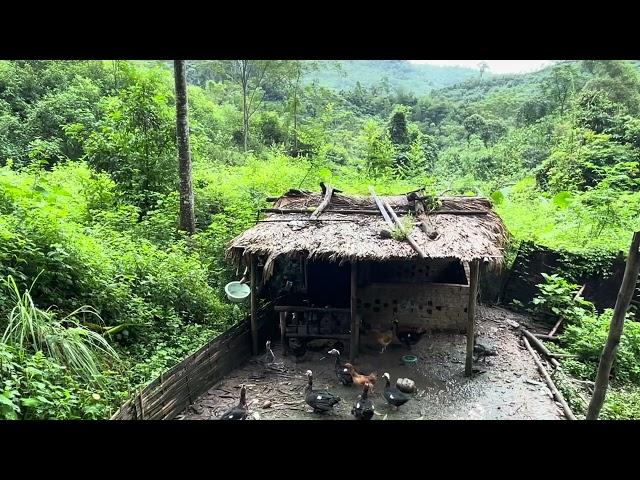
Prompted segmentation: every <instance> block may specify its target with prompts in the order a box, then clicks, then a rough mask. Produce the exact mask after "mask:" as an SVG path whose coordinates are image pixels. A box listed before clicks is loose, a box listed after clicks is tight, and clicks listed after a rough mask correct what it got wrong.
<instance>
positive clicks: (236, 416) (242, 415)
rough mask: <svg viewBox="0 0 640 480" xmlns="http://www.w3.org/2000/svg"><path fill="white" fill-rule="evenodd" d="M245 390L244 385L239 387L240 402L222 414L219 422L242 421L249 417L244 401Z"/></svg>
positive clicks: (245, 401) (245, 400)
mask: <svg viewBox="0 0 640 480" xmlns="http://www.w3.org/2000/svg"><path fill="white" fill-rule="evenodd" d="M246 394H247V390H246V387H245V386H244V385H241V386H240V401H239V402H238V405H236V406H235V407H233V408H231V409H229V410H228V411H226V412H224V413H223V414H222V416H221V417H220V418H219V420H244V419H246V418H247V415H249V407H247V399H246Z"/></svg>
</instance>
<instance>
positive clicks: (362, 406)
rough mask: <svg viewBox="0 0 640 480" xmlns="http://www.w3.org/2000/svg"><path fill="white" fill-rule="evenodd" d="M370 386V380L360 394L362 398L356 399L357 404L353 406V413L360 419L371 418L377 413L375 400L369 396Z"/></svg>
mask: <svg viewBox="0 0 640 480" xmlns="http://www.w3.org/2000/svg"><path fill="white" fill-rule="evenodd" d="M369 388H371V384H370V383H368V382H367V383H365V384H364V386H363V387H362V395H360V398H359V399H358V400H356V403H355V405H354V406H353V408H351V415H353V416H354V417H356V418H357V419H358V420H371V418H372V417H373V415H374V413H375V407H374V405H373V402H372V401H371V400H369V398H368V394H369Z"/></svg>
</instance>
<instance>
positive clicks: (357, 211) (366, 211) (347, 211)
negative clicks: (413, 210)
mask: <svg viewBox="0 0 640 480" xmlns="http://www.w3.org/2000/svg"><path fill="white" fill-rule="evenodd" d="M315 210H317V209H314V208H313V207H309V208H261V209H260V211H261V212H262V213H279V214H282V215H286V214H288V213H294V214H297V213H311V212H315ZM399 210H400V211H402V212H409V209H407V208H406V207H404V208H401V209H399ZM323 211H324V213H337V214H343V215H380V210H374V209H370V208H327V209H324V210H323ZM309 220H317V217H309Z"/></svg>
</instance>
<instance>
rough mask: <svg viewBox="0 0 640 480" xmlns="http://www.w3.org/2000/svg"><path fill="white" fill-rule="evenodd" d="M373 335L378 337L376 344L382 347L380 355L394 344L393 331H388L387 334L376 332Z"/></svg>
mask: <svg viewBox="0 0 640 480" xmlns="http://www.w3.org/2000/svg"><path fill="white" fill-rule="evenodd" d="M373 335H374V336H375V337H376V343H377V344H378V345H380V346H381V347H382V350H380V353H384V351H385V350H386V349H387V347H388V346H389V345H390V344H391V342H393V330H387V331H386V332H381V331H377V330H374V331H373Z"/></svg>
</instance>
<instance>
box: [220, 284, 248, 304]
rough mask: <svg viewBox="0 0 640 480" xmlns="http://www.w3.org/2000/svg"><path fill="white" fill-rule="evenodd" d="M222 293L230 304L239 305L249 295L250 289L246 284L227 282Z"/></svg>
mask: <svg viewBox="0 0 640 480" xmlns="http://www.w3.org/2000/svg"><path fill="white" fill-rule="evenodd" d="M224 293H226V294H227V298H228V299H229V300H231V301H232V302H234V303H241V302H243V301H244V300H245V299H246V298H247V297H248V296H249V295H251V288H249V285H247V284H246V283H240V282H229V283H227V285H226V286H225V287H224Z"/></svg>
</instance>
